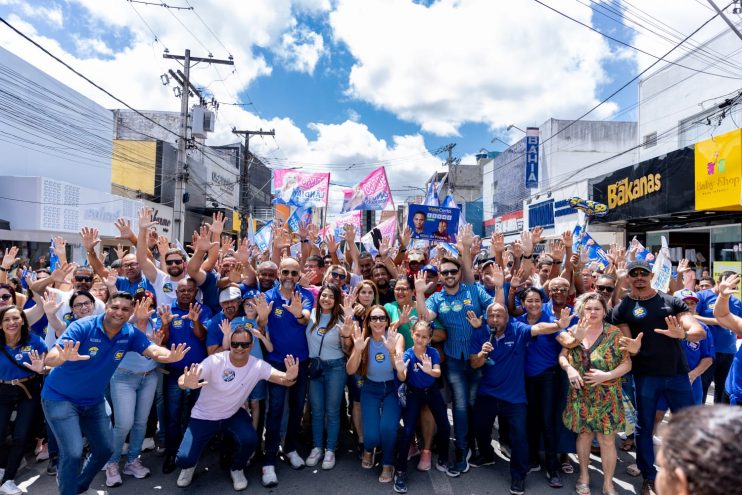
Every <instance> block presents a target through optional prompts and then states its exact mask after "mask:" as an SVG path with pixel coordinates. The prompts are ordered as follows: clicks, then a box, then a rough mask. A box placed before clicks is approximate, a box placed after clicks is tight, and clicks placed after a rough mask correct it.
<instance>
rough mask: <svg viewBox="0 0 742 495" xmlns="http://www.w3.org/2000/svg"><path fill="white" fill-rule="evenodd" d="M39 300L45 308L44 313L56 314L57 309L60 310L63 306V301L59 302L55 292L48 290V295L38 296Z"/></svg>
mask: <svg viewBox="0 0 742 495" xmlns="http://www.w3.org/2000/svg"><path fill="white" fill-rule="evenodd" d="M38 297H39V302H40V303H41V307H42V308H44V314H47V315H49V316H51V315H53V314H55V313H56V312H57V311H59V308H61V307H62V304H63V302H62V301H60V302H59V303H57V301H56V298H55V297H54V294H52V293H50V292H47V293H46V297H44V296H41V295H40V296H38Z"/></svg>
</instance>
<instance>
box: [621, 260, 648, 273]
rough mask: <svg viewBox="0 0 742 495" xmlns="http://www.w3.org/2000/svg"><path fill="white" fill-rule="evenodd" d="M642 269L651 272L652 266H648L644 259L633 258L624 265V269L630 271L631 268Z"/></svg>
mask: <svg viewBox="0 0 742 495" xmlns="http://www.w3.org/2000/svg"><path fill="white" fill-rule="evenodd" d="M637 269H638V270H644V271H647V272H649V273H652V267H650V266H649V263H647V262H646V261H644V260H634V261H632V262H630V263H629V264H628V265H626V271H628V272H631V271H632V270H637Z"/></svg>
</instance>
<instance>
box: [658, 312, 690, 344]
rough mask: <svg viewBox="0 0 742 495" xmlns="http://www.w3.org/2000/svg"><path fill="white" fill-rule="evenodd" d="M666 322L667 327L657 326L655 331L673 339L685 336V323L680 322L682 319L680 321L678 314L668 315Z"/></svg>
mask: <svg viewBox="0 0 742 495" xmlns="http://www.w3.org/2000/svg"><path fill="white" fill-rule="evenodd" d="M665 323H667V329H664V328H655V329H654V331H655V332H657V333H661V334H662V335H665V336H667V337H670V338H673V339H684V338H685V330H684V329H683V325H681V324H680V321H678V318H677V316H666V317H665Z"/></svg>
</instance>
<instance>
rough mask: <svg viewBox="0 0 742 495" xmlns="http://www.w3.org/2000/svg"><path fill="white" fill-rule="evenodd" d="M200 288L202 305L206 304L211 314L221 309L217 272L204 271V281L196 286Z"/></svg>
mask: <svg viewBox="0 0 742 495" xmlns="http://www.w3.org/2000/svg"><path fill="white" fill-rule="evenodd" d="M198 288H199V289H201V295H202V296H203V302H204V305H206V306H208V308H209V310H210V311H211V314H212V315H215V314H217V313H218V312H219V311H221V310H222V308H221V306H219V274H218V273H217V272H215V271H214V270H212V271H210V272H207V273H206V278H205V279H204V283H202V284H201V285H199V286H198Z"/></svg>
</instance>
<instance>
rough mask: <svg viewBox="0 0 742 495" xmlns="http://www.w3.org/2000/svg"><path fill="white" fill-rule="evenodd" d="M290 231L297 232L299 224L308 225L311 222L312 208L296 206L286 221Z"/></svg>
mask: <svg viewBox="0 0 742 495" xmlns="http://www.w3.org/2000/svg"><path fill="white" fill-rule="evenodd" d="M286 223H288V224H289V228H290V229H291V232H299V224H300V223H303V224H304V225H309V224H310V223H312V209H311V208H297V209H295V210H294V213H292V214H291V216H290V217H289V220H288V222H286Z"/></svg>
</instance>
